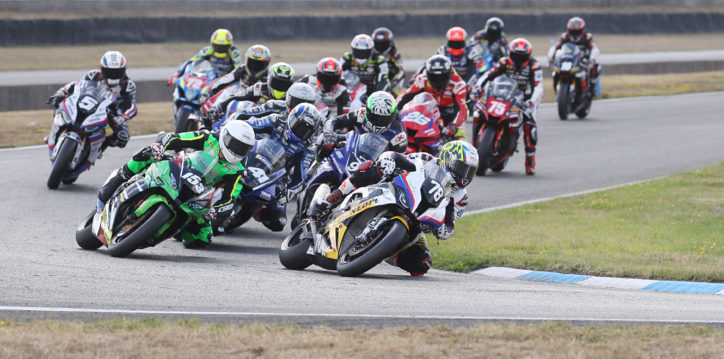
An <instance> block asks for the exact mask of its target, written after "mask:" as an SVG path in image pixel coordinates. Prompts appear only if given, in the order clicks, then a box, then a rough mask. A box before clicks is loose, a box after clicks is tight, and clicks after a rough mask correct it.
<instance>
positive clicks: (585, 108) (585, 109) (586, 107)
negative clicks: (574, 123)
mask: <svg viewBox="0 0 724 359" xmlns="http://www.w3.org/2000/svg"><path fill="white" fill-rule="evenodd" d="M584 101H586V104H585V105H584V106H583V108H581V109H580V110H578V111H576V117H578V118H579V119H581V120H582V119H584V118H586V116H588V113H589V112H591V98H590V97H588V96H586V99H585V100H584Z"/></svg>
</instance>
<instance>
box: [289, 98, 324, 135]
mask: <svg viewBox="0 0 724 359" xmlns="http://www.w3.org/2000/svg"><path fill="white" fill-rule="evenodd" d="M321 117H322V116H321V115H320V114H319V110H317V107H316V106H314V105H312V104H309V103H306V102H305V103H300V104H298V105H297V106H295V107H294V108H293V109H292V111H291V112H290V113H289V117H287V130H286V131H285V132H286V133H285V137H286V139H287V141H289V142H292V143H294V142H301V141H304V140H306V139H309V138H310V137H312V135H314V133H315V132H317V128H318V127H319V123H320V119H321Z"/></svg>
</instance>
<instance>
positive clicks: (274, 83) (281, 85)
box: [266, 62, 294, 100]
mask: <svg viewBox="0 0 724 359" xmlns="http://www.w3.org/2000/svg"><path fill="white" fill-rule="evenodd" d="M266 83H267V85H268V86H269V93H270V94H271V95H272V97H274V99H275V100H281V99H283V98H284V96H285V95H286V94H287V90H288V89H289V86H292V83H294V69H293V68H292V66H291V65H289V64H288V63H286V62H277V63H276V64H274V65H272V66H271V67H270V68H269V73H268V74H267V80H266Z"/></svg>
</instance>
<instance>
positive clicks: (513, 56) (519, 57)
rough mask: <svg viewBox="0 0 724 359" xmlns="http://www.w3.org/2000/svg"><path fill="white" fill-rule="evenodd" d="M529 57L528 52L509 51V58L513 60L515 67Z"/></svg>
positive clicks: (519, 66) (521, 64) (522, 63)
mask: <svg viewBox="0 0 724 359" xmlns="http://www.w3.org/2000/svg"><path fill="white" fill-rule="evenodd" d="M529 59H530V55H528V54H520V53H516V52H511V53H510V60H512V61H513V65H515V67H516V68H521V67H522V66H523V65H524V64H525V63H526V62H527V61H528V60H529Z"/></svg>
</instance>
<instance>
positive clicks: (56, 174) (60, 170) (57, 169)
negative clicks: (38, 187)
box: [47, 139, 78, 189]
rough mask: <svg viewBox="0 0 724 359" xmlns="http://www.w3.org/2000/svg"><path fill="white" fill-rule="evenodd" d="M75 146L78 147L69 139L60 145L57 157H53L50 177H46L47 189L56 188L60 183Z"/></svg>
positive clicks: (73, 153)
mask: <svg viewBox="0 0 724 359" xmlns="http://www.w3.org/2000/svg"><path fill="white" fill-rule="evenodd" d="M76 146H78V143H77V142H75V141H73V140H70V139H66V140H65V141H63V143H61V144H60V149H58V155H57V156H56V157H55V162H53V169H51V170H50V176H48V183H47V185H48V188H50V189H56V188H58V186H59V185H60V181H61V180H62V179H63V176H64V175H65V172H66V171H67V170H68V167H69V166H70V161H71V160H73V155H75V149H76Z"/></svg>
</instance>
